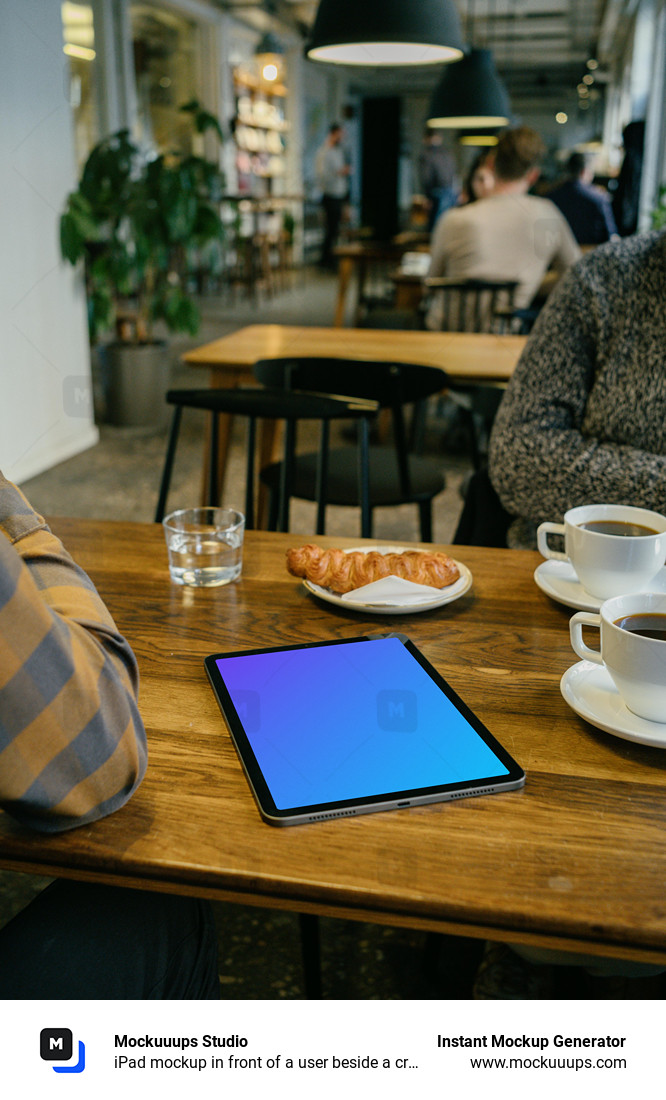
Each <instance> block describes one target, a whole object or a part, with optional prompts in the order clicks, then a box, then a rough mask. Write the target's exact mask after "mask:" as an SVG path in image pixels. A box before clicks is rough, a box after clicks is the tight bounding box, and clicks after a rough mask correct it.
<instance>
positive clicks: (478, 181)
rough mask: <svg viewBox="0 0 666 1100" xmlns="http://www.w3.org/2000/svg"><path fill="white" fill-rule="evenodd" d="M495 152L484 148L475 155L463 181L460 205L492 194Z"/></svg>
mask: <svg viewBox="0 0 666 1100" xmlns="http://www.w3.org/2000/svg"><path fill="white" fill-rule="evenodd" d="M492 163H493V154H492V152H491V151H490V149H482V150H481V152H480V153H477V155H476V156H475V157H474V160H473V161H472V163H471V164H470V166H469V171H468V173H467V176H466V178H465V182H464V183H463V188H462V191H461V192H460V197H459V199H458V205H459V206H467V204H468V203H470V202H477V201H478V200H479V199H485V198H487V196H488V195H490V194H492V191H493V188H494V187H495V173H494V172H493V168H492Z"/></svg>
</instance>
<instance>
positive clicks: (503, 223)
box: [426, 126, 581, 329]
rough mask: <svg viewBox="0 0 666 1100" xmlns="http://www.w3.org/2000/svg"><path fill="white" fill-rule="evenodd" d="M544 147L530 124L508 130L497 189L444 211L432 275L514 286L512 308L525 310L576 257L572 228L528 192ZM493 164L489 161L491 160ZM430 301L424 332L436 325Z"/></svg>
mask: <svg viewBox="0 0 666 1100" xmlns="http://www.w3.org/2000/svg"><path fill="white" fill-rule="evenodd" d="M544 153H545V148H544V145H543V142H542V140H541V138H540V136H539V134H538V133H537V132H536V131H535V130H532V129H530V128H529V127H528V126H520V127H517V128H516V129H512V130H505V131H504V132H503V133H502V134H501V135H500V138H499V141H498V143H497V146H496V148H495V150H494V152H493V154H492V168H493V172H494V174H495V185H494V187H493V190H492V192H491V194H490V195H487V196H486V197H485V198H482V199H479V200H478V201H477V202H473V203H468V204H467V205H466V206H459V207H456V208H455V209H453V210H448V211H447V212H446V213H445V214H444V215H443V217H441V218H440V219H439V221H438V223H437V225H436V226H435V231H434V233H433V237H432V244H431V250H430V256H431V259H430V270H429V272H428V274H429V275H430V276H439V275H445V276H447V277H449V278H453V279H488V280H493V281H516V282H517V283H518V286H517V289H516V295H515V302H514V304H515V308H516V309H521V310H522V309H525V308H526V307H528V306H529V305H530V302H531V301H532V299H533V298H534V296H535V294H536V292H537V290H538V289H539V286H540V284H541V282H542V279H543V277H544V275H545V273H546V271H547V270H548V268H550V267H553V268H554V269H555V270H557V271H565V270H566V269H567V268H569V267H571V265H572V264H574V263H575V262H576V261H577V260H578V259H579V258H580V255H581V252H580V248H579V247H578V245H577V243H576V240H575V238H574V236H573V234H572V232H571V230H570V228H569V225H568V223H567V221H566V219H565V218H564V216H563V215H562V214H561V213H560V211H559V210H558V209H557V207H556V206H555V205H554V204H553V203H552V202H550V200H549V199H544V198H540V197H538V196H536V195H530V194H528V192H529V190H530V188H531V187H533V186H534V184H535V183H536V181H537V179H538V178H539V172H540V164H541V160H542V158H543V156H544ZM489 159H490V158H489ZM441 323H442V319H441V303H440V302H439V301H438V298H437V296H435V297H434V299H433V302H432V305H431V306H430V308H429V310H428V313H427V315H426V326H427V327H428V328H430V329H438V328H440V327H441Z"/></svg>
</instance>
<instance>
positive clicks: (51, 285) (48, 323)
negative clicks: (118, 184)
mask: <svg viewBox="0 0 666 1100" xmlns="http://www.w3.org/2000/svg"><path fill="white" fill-rule="evenodd" d="M0 25H2V34H1V35H0V103H2V111H1V112H0V194H2V203H1V204H0V241H1V242H2V247H1V250H0V349H1V352H0V354H1V356H2V359H1V364H0V379H1V381H0V468H1V469H2V470H3V472H4V473H5V474H6V476H7V477H10V478H11V479H12V480H14V481H18V482H21V481H23V480H25V479H27V478H29V477H33V476H34V475H35V474H38V473H41V472H42V471H43V470H46V469H49V468H50V467H51V466H54V465H56V463H58V462H60V461H62V460H63V459H65V458H69V457H70V456H71V455H73V454H77V453H78V452H79V451H82V450H85V449H86V448H87V447H90V446H92V444H94V443H95V442H97V438H98V435H97V430H96V428H95V427H94V423H93V414H92V384H91V375H90V353H89V345H88V335H87V325H86V313H85V299H84V295H83V288H82V286H81V284H80V279H78V278H77V277H76V276H75V274H74V272H73V271H72V269H71V268H70V267H65V265H64V264H63V263H62V261H61V260H60V254H59V247H58V216H59V214H60V211H61V210H62V207H63V203H64V199H65V196H66V194H67V192H68V191H69V190H71V189H72V187H73V186H74V183H75V179H74V153H73V144H72V130H71V112H70V107H69V103H68V100H67V71H68V70H67V58H66V57H65V55H64V53H63V52H62V26H61V22H60V5H59V4H58V3H54V2H53V0H22V2H21V4H17V3H15V2H13V0H0Z"/></svg>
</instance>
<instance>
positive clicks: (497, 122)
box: [428, 49, 511, 130]
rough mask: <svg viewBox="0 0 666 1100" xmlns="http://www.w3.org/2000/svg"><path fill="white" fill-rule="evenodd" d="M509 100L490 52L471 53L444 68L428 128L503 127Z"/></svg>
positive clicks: (432, 105)
mask: <svg viewBox="0 0 666 1100" xmlns="http://www.w3.org/2000/svg"><path fill="white" fill-rule="evenodd" d="M510 114H511V108H510V105H509V96H508V93H507V90H506V88H505V87H504V84H503V83H502V81H501V80H500V77H499V75H498V72H497V69H496V68H495V62H494V61H493V55H492V54H491V52H490V50H479V49H473V50H470V52H469V53H468V54H467V56H466V57H463V58H462V60H461V61H456V62H454V64H453V65H447V67H446V68H445V70H444V72H443V73H442V76H441V78H440V81H439V83H438V84H437V86H436V88H435V91H434V92H433V96H432V100H431V103H430V111H429V113H428V126H436V127H442V128H445V127H446V128H448V129H451V130H469V129H476V128H478V127H481V126H483V127H488V126H491V127H492V126H506V124H507V123H508V121H509V118H510Z"/></svg>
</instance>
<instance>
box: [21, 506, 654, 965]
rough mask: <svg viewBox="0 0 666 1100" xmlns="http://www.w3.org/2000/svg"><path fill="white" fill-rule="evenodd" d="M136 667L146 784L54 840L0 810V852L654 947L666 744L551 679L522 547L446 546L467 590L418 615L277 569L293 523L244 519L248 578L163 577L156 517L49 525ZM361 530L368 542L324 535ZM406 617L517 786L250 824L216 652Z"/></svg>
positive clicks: (564, 637)
mask: <svg viewBox="0 0 666 1100" xmlns="http://www.w3.org/2000/svg"><path fill="white" fill-rule="evenodd" d="M52 526H53V528H54V530H55V531H56V532H57V533H58V534H60V536H61V537H62V538H63V540H64V542H65V544H66V545H67V546H68V548H69V549H70V550H71V552H72V553H73V554H74V556H75V557H76V559H77V560H78V561H80V563H81V564H82V565H83V567H84V568H85V569H87V571H88V572H89V573H90V575H91V576H92V577H93V579H94V580H95V582H96V584H97V585H98V587H99V590H100V592H101V594H102V596H103V597H104V599H105V600H106V601H107V603H108V605H109V607H110V608H111V610H112V612H113V614H114V616H115V618H116V621H117V623H118V625H119V627H120V629H121V630H122V631H123V632H124V633H125V634H126V636H127V637H128V638H129V640H130V641H131V643H132V645H133V646H134V649H135V651H136V653H137V656H138V659H139V665H140V669H141V694H140V707H141V711H142V714H143V717H144V720H145V723H146V727H147V730H148V736H149V750H150V759H149V767H148V772H147V775H146V778H145V780H144V782H143V784H142V785H141V787H140V788H139V790H138V792H137V793H136V795H135V796H134V798H133V799H132V800H131V801H130V802H129V803H128V804H127V805H126V806H125V807H123V809H122V810H120V811H119V812H118V813H116V814H114V815H112V816H111V817H109V818H107V819H105V820H103V821H99V822H97V823H95V824H94V825H88V826H83V827H81V828H79V829H76V830H73V831H72V832H69V833H66V834H63V835H59V836H42V835H39V836H37V835H35V834H31V833H29V832H27V831H26V830H24V829H22V828H21V827H20V826H18V825H17V824H15V823H14V822H13V821H12V820H11V819H10V818H9V817H8V816H6V815H4V814H2V813H0V865H2V866H4V867H6V868H12V869H15V870H26V871H37V872H41V873H45V874H53V875H64V876H66V877H67V876H69V877H74V878H83V879H91V880H98V881H104V882H111V883H118V884H125V885H140V886H144V887H148V888H153V889H156V890H164V891H174V892H181V893H192V894H199V895H203V896H209V897H216V898H221V899H227V900H231V901H234V900H235V901H242V902H244V903H246V904H257V905H268V906H277V907H282V908H288V909H295V910H300V911H303V912H312V913H323V914H329V915H333V916H338V917H351V918H358V919H363V920H371V921H376V922H378V923H386V924H394V925H403V926H409V927H415V928H425V929H435V930H439V931H448V932H453V933H461V934H466V935H473V936H488V937H491V938H496V939H500V940H506V941H511V940H514V941H520V942H525V943H533V944H541V945H545V946H550V947H560V948H564V949H570V950H586V951H592V952H598V953H602V954H606V955H618V956H621V957H627V958H637V959H644V960H652V961H662V962H663V961H666V905H665V904H664V881H665V879H666V828H665V827H664V826H665V825H666V797H665V796H666V771H665V769H664V764H665V763H666V755H665V754H664V753H663V752H662V751H660V750H657V749H652V748H647V747H644V746H641V745H637V744H633V743H629V742H626V741H622V740H619V739H617V738H615V737H612V736H610V735H608V734H605V733H602V732H601V731H599V730H596V729H595V728H593V727H592V726H589V725H588V724H586V723H585V722H583V721H582V720H581V719H579V718H578V717H576V715H574V713H573V712H572V711H571V710H570V709H569V708H568V706H567V705H566V703H565V702H564V700H563V699H562V697H561V695H560V690H559V680H560V677H561V675H562V673H563V672H564V671H565V669H566V668H567V667H569V666H570V665H571V664H573V663H574V661H575V657H574V655H573V652H572V651H571V649H570V647H569V640H568V619H569V615H570V612H569V611H568V609H567V608H564V607H561V606H560V605H558V604H555V603H553V602H551V601H550V600H549V599H548V598H547V597H546V596H545V595H544V594H543V593H542V592H540V591H539V589H537V587H536V585H535V583H534V580H533V571H534V568H535V566H536V565H537V563H538V561H539V560H540V559H539V558H538V556H537V555H536V554H535V553H532V552H527V551H509V550H486V549H481V548H466V547H456V549H455V554H456V556H457V557H458V558H459V559H460V560H462V561H464V562H465V563H466V564H467V565H468V566H469V568H470V569H471V571H472V574H473V577H474V585H473V588H472V590H471V591H470V593H469V594H467V595H466V596H464V597H462V598H461V599H459V600H458V601H456V602H454V603H451V604H450V605H447V606H444V607H442V608H439V609H438V610H434V611H429V612H423V613H421V614H415V615H413V616H411V615H409V616H403V615H401V616H396V617H390V616H375V617H372V616H366V615H364V614H363V613H361V612H352V611H346V610H345V611H342V610H339V609H338V608H337V607H334V606H332V605H330V604H326V603H323V602H321V601H317V600H316V599H315V598H314V597H312V596H311V595H309V594H308V592H307V591H306V590H305V588H304V587H303V586H302V584H301V583H300V582H299V581H298V580H295V579H294V578H293V577H290V576H289V575H288V574H287V572H286V570H285V568H284V552H285V549H286V548H287V547H288V546H290V545H298V544H300V542H301V541H302V540H301V539H299V538H298V536H296V537H294V536H293V535H278V534H272V533H267V532H250V533H248V534H247V536H246V548H245V563H244V570H243V576H242V579H241V580H240V582H239V583H237V584H234V585H230V586H228V587H225V588H218V589H190V588H179V587H176V586H174V585H172V584H171V583H170V581H169V577H168V571H167V562H166V552H165V549H164V545H163V536H162V531H161V528H160V527H159V526H157V525H152V524H129V523H112V522H100V521H87V520H74V519H59V520H54V521H52ZM319 541H321V542H323V543H324V544H328V545H331V544H335V543H337V544H338V545H353V544H354V543H357V542H358V541H359V540H357V539H350V540H334V539H331V538H326V539H321V540H319ZM390 629H400V630H403V631H404V632H405V633H407V634H408V635H409V636H410V637H411V638H412V639H413V640H414V642H415V643H416V644H417V645H418V646H419V647H420V648H421V649H422V650H423V652H424V653H425V655H426V657H427V658H428V659H429V660H430V661H431V662H432V663H433V664H434V665H435V666H436V667H437V668H438V669H439V671H440V672H441V673H442V674H443V675H444V676H445V677H446V678H447V679H448V680H449V681H450V683H451V684H452V686H453V687H454V688H455V689H456V690H457V691H458V692H459V693H460V694H461V695H462V696H463V698H464V699H465V700H466V701H467V703H468V704H469V705H470V706H471V707H472V709H473V710H475V711H476V712H477V714H478V715H479V717H480V718H481V719H482V720H483V721H484V722H485V723H486V725H487V726H488V727H489V729H490V730H491V732H492V733H494V734H495V736H496V737H497V738H498V739H499V740H500V742H502V743H503V744H504V745H505V747H506V748H507V749H508V751H509V752H510V753H511V754H512V755H513V756H514V757H515V758H516V759H517V760H518V761H519V763H521V764H522V765H523V767H524V768H525V770H526V772H527V782H526V785H525V787H524V789H523V790H520V791H512V792H507V793H504V794H497V795H490V796H485V797H479V798H471V799H462V800H460V801H459V802H449V803H440V804H438V805H433V806H423V807H417V808H411V809H408V810H403V811H398V812H388V813H386V812H384V813H376V814H370V815H367V816H361V817H356V818H348V819H342V820H337V821H328V822H322V823H317V824H312V825H303V826H295V827H292V828H286V829H278V828H274V827H271V826H270V825H266V824H264V823H263V822H262V820H261V818H260V816H259V813H258V811H257V809H256V807H255V804H254V801H253V798H252V795H251V793H250V790H249V787H248V785H247V783H246V781H245V778H244V776H243V773H242V771H241V768H240V765H239V763H238V760H237V758H236V754H235V751H234V749H233V747H232V744H231V741H230V738H229V735H228V733H227V731H226V727H225V725H224V722H223V720H222V718H221V716H220V713H219V710H218V707H217V704H216V702H215V699H214V697H213V694H212V691H211V689H210V687H209V686H208V682H207V680H206V677H205V674H204V669H203V658H204V656H205V655H206V654H208V653H211V652H216V651H224V650H225V649H226V650H229V649H243V648H251V647H253V646H261V645H278V644H285V643H290V642H295V643H298V642H306V641H309V640H312V639H327V638H346V637H352V636H354V635H356V634H361V633H364V632H367V631H369V630H371V631H373V632H377V631H384V630H390Z"/></svg>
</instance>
